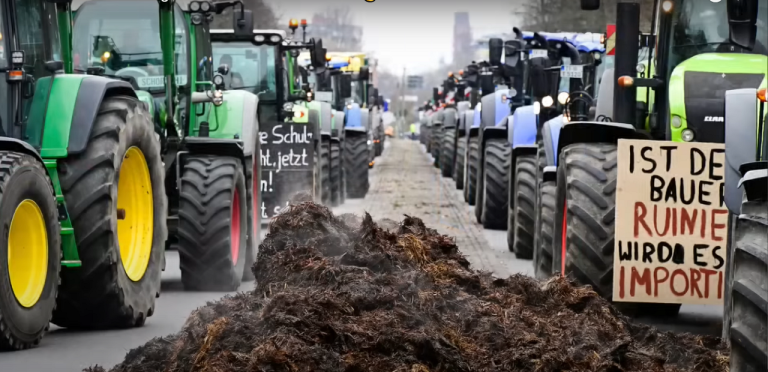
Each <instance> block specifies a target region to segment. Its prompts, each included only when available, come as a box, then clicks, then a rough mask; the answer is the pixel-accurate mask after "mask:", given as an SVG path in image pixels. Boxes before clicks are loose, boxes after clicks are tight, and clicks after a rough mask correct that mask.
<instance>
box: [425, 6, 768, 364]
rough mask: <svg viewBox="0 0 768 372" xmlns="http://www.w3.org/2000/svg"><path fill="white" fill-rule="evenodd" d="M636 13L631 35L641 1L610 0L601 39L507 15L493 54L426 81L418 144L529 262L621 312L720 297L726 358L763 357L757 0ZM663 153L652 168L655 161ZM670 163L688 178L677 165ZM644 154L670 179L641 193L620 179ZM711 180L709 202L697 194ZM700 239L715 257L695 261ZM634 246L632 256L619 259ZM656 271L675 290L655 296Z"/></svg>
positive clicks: (763, 168) (764, 146)
mask: <svg viewBox="0 0 768 372" xmlns="http://www.w3.org/2000/svg"><path fill="white" fill-rule="evenodd" d="M581 6H582V10H596V9H599V8H600V1H594V0H582V1H581ZM646 11H647V13H645V14H652V15H653V19H652V20H651V22H650V24H652V25H653V29H652V30H651V32H650V34H642V33H641V32H640V27H639V25H640V5H639V4H638V3H625V2H619V3H618V5H617V15H616V24H615V25H609V26H608V30H607V32H606V33H605V34H602V35H600V34H598V35H597V37H595V36H594V35H591V34H573V33H547V32H524V31H521V30H518V29H517V28H515V37H514V38H512V39H511V40H501V39H491V40H490V41H489V58H488V61H483V62H473V63H472V64H471V65H469V66H467V67H466V68H465V69H464V70H462V71H461V72H460V73H459V74H452V73H451V74H449V78H448V79H447V80H446V81H445V82H444V83H443V84H442V87H436V88H434V92H433V99H432V100H431V101H430V102H427V103H425V105H424V107H422V108H421V124H420V141H421V143H422V144H423V145H424V146H425V147H426V149H427V152H428V153H430V154H431V156H432V157H433V158H434V165H435V167H438V168H439V169H440V172H441V173H442V176H443V177H451V178H453V179H454V180H455V184H456V188H457V189H459V190H463V196H464V200H465V201H466V202H467V203H468V204H469V205H471V206H474V214H475V217H476V219H477V222H478V223H480V224H482V225H483V226H484V227H485V228H487V229H498V230H506V231H507V243H508V246H509V251H510V252H513V253H514V255H515V256H516V257H517V258H518V259H532V260H533V265H534V271H535V275H536V277H538V278H548V277H550V276H551V275H553V274H558V273H559V274H560V275H566V276H569V277H571V278H573V279H574V280H575V281H576V282H578V283H580V284H585V285H590V286H592V287H593V288H594V289H595V290H596V291H597V292H598V293H599V294H600V295H601V296H603V297H605V298H607V299H609V300H611V301H613V302H614V303H615V304H616V305H617V306H618V308H620V309H621V310H623V311H624V312H625V313H627V314H629V315H643V316H663V317H671V316H676V315H677V313H678V312H679V310H680V306H681V304H715V305H718V304H722V306H723V324H724V326H723V336H724V339H725V340H726V341H727V342H729V343H730V344H731V346H732V354H731V359H730V363H731V371H765V370H766V369H767V368H768V324H767V322H768V202H767V201H766V199H767V198H768V161H767V160H768V140H767V138H768V137H767V136H768V131H766V130H765V124H766V119H767V118H768V115H767V113H768V110H766V108H767V106H766V103H765V102H766V76H767V75H768V56H767V54H768V51H767V50H766V46H768V22H766V21H765V20H766V19H768V18H766V17H768V2H767V1H764V0H749V1H735V0H728V1H722V2H717V1H712V2H710V1H690V0H674V1H672V0H664V1H661V0H659V1H655V2H654V8H653V9H647V10H646ZM760 17H762V18H760ZM606 49H607V50H606ZM632 146H634V147H632ZM641 146H642V147H647V150H646V149H644V150H643V151H642V155H635V151H637V150H635V148H637V149H639V148H640V147H641ZM665 149H666V150H665ZM682 149H685V151H686V152H682V151H681V150H682ZM675 150H677V151H680V152H678V153H677V154H675V155H670V154H669V153H667V154H666V160H665V162H666V169H665V167H664V162H660V161H659V160H658V159H665V157H664V156H662V154H663V153H664V151H675ZM689 150H690V153H691V155H690V161H689V159H688V158H689V156H688V154H687V152H688V151H689ZM705 152H706V153H707V154H708V155H707V156H706V159H707V160H704V159H705V157H703V156H702V157H700V158H697V157H696V156H698V155H697V154H701V155H704V154H705ZM622 154H624V155H622ZM654 154H655V155H654ZM641 157H642V160H641V159H640V158H641ZM649 159H651V160H649ZM654 159H656V160H654ZM681 159H682V160H681ZM696 159H701V160H703V161H705V163H704V164H705V165H706V166H707V167H708V169H709V176H708V177H709V178H708V179H707V180H703V181H702V180H699V179H697V181H696V182H694V181H690V186H689V184H688V180H684V177H687V176H690V175H694V174H701V172H699V171H697V170H695V169H694V168H696V169H699V168H700V167H701V166H702V165H701V163H697V161H699V160H696ZM681 161H682V162H689V163H690V169H691V173H690V175H689V174H688V168H687V166H686V168H685V169H684V170H683V169H681V168H679V167H678V168H675V167H676V166H675V165H674V163H675V162H678V163H679V162H681ZM657 163H658V164H657ZM651 164H652V165H651ZM686 164H688V163H686ZM696 164H698V165H696ZM707 164H708V165H707ZM657 165H658V166H657ZM641 166H642V167H643V172H644V173H647V174H648V176H647V177H650V179H651V180H652V182H662V181H661V180H662V179H669V178H670V177H678V176H680V177H683V178H679V180H678V182H679V183H680V184H679V185H677V186H676V184H675V181H674V179H672V181H671V183H670V184H668V185H666V186H663V187H662V184H661V183H659V184H653V183H652V184H651V186H650V190H652V192H650V194H651V195H650V196H648V195H647V194H648V193H647V192H646V191H647V189H648V185H646V184H645V183H643V184H642V185H633V184H632V181H629V180H633V179H637V178H636V176H634V175H633V172H634V171H635V169H636V168H635V167H637V168H638V169H639V168H640V167H641ZM701 169H703V168H701ZM674 172H679V174H673V173H674ZM697 172H698V173H697ZM632 177H635V178H632ZM664 177H667V178H664ZM702 182H703V183H702ZM707 182H714V187H712V188H711V189H710V190H709V191H707V189H706V186H707V185H706V183H707ZM718 186H720V189H719V192H718V188H717V187H718ZM689 187H690V188H689ZM699 188H700V189H699ZM633 190H640V191H637V192H634V191H633ZM662 190H663V192H662ZM686 190H687V191H686ZM696 190H699V191H696ZM710 191H711V194H712V195H714V196H715V199H714V202H713V203H710V202H709V201H706V200H703V198H702V196H701V195H704V196H705V197H706V196H708V195H709V194H710ZM686 193H687V196H686ZM691 193H699V194H695V195H699V196H698V200H693V201H692V198H690V196H691V195H693V194H691ZM718 194H719V195H718ZM654 195H656V196H654ZM718 196H719V204H720V205H719V209H718V208H717V207H718V206H717V205H716V204H717V202H718V200H717V197H718ZM632 197H636V198H637V199H633V198H632ZM678 198H680V199H678ZM685 198H689V200H687V201H686V200H685ZM651 204H653V206H651ZM710 204H713V205H714V206H710ZM646 207H647V208H651V209H646ZM689 207H690V208H692V209H695V208H701V209H700V211H701V215H702V216H701V218H704V220H703V222H701V221H700V224H701V235H700V236H696V237H692V238H683V237H681V236H682V235H684V234H686V233H685V231H686V227H685V225H686V224H687V223H688V224H690V223H693V221H695V220H696V217H695V216H693V217H691V216H692V215H691V214H690V213H689V211H688V210H687V209H686V208H689ZM657 208H658V209H657ZM707 208H714V212H712V213H710V211H711V210H710V209H707ZM651 210H652V211H653V212H652V213H653V217H652V219H650V221H651V222H650V223H652V226H653V228H656V230H655V232H656V234H651V228H650V227H649V226H650V225H649V224H647V223H646V221H648V220H646V219H645V217H646V212H647V213H651ZM665 210H666V212H665ZM657 213H658V217H657ZM663 213H666V217H664V216H663ZM678 213H681V214H680V215H679V218H680V222H678ZM705 214H706V215H708V216H710V218H711V219H710V222H706V216H704V215H705ZM649 215H650V214H649ZM670 216H671V217H670ZM718 216H721V217H718ZM665 218H666V222H665V221H664V220H665ZM683 220H685V221H687V222H682V221H683ZM708 224H711V225H708ZM705 225H706V226H705ZM625 226H626V227H625ZM664 226H666V228H665V227H664ZM691 226H693V225H692V224H691V225H689V229H691V232H692V231H693V230H692V229H693V228H692V227H691ZM696 226H698V225H696ZM715 226H718V227H715ZM678 227H680V230H679V231H678ZM705 227H706V230H707V231H709V230H710V229H711V231H712V233H711V234H710V233H709V232H707V233H706V234H705ZM632 228H634V235H633V234H632V233H633V232H632ZM667 228H669V233H667V231H668V229H667ZM716 229H721V230H724V232H723V233H722V234H721V235H720V236H717V235H718V234H716V233H715V230H716ZM646 231H647V234H646V233H645V232H646ZM660 231H661V232H660ZM697 231H698V230H697ZM665 234H666V235H665ZM697 234H698V232H697ZM644 235H648V236H651V235H653V236H655V237H653V238H648V237H645V236H644ZM705 235H706V236H705ZM665 236H666V237H665ZM723 236H727V238H725V239H723ZM627 237H628V238H627ZM660 237H664V238H660ZM644 238H647V239H646V242H645V243H644V242H643V239H644ZM665 239H666V240H665ZM675 239H677V240H675ZM697 239H698V240H697ZM622 240H623V243H624V244H626V246H625V248H624V249H625V250H626V251H625V250H623V249H622ZM632 240H634V248H632V245H631V244H632ZM724 240H725V242H724ZM638 242H639V248H638ZM688 243H691V244H690V245H691V246H692V248H693V249H691V247H690V246H688ZM693 243H695V244H693ZM667 248H668V249H667ZM665 249H667V250H666V251H665ZM709 250H711V252H712V256H713V257H716V258H715V259H713V260H712V261H710V263H706V262H705V260H704V259H703V258H701V257H703V256H704V253H702V252H708V251H709ZM664 252H667V253H668V255H667V253H664ZM619 255H621V258H619ZM665 255H666V256H665ZM672 256H674V257H675V258H671V257H672ZM638 257H641V258H638ZM657 257H658V260H657ZM638 260H639V261H638ZM670 260H671V261H670ZM632 261H638V262H641V263H639V264H636V266H634V267H631V270H630V267H629V266H627V265H628V264H629V262H632ZM672 261H674V263H673V264H672V265H673V266H665V264H664V263H665V262H670V263H671V262H672ZM691 262H693V263H691ZM712 262H717V263H716V264H712ZM625 268H626V269H627V270H628V271H627V273H626V274H625V271H624V269H625ZM709 269H716V271H712V272H709V271H707V270H709ZM689 271H690V275H689V274H688V272H689ZM630 272H631V274H630ZM665 273H666V274H665ZM669 273H672V275H671V276H670V274H669ZM702 273H704V274H706V275H707V279H704V280H703V281H699V280H700V278H703V276H701V274H702ZM710 274H712V275H717V276H718V277H719V279H717V280H714V281H711V282H710V281H709V278H710V276H709V275H710ZM665 275H666V276H665ZM666 281H668V282H669V283H665V282H666ZM689 284H690V285H689ZM665 285H668V286H669V287H671V291H668V293H666V294H659V293H660V292H661V290H660V289H659V288H660V287H664V286H665ZM697 285H701V288H704V286H706V294H702V293H697V291H699V289H700V288H699V287H697ZM624 288H629V291H631V292H629V291H627V292H625V291H624ZM715 288H717V289H716V290H715ZM636 289H637V293H636ZM710 289H711V291H710ZM646 294H647V295H646ZM629 297H633V298H634V300H632V299H627V298H629Z"/></svg>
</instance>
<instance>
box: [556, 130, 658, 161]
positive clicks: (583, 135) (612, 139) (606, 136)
mask: <svg viewBox="0 0 768 372" xmlns="http://www.w3.org/2000/svg"><path fill="white" fill-rule="evenodd" d="M622 138H627V139H642V140H650V139H652V138H651V136H650V135H649V134H648V133H646V132H640V131H636V130H635V127H633V126H632V125H631V124H623V123H614V122H604V121H600V122H597V121H578V122H570V123H567V124H565V125H563V127H562V128H561V129H560V136H559V140H558V143H557V156H560V152H561V151H563V148H565V147H567V146H569V145H572V144H574V143H617V142H618V141H619V139H622Z"/></svg>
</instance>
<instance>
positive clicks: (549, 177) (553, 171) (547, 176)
mask: <svg viewBox="0 0 768 372" xmlns="http://www.w3.org/2000/svg"><path fill="white" fill-rule="evenodd" d="M543 180H544V182H549V181H555V182H556V181H557V166H554V165H547V166H546V167H544V177H543Z"/></svg>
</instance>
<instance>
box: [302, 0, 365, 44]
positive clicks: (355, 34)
mask: <svg viewBox="0 0 768 372" xmlns="http://www.w3.org/2000/svg"><path fill="white" fill-rule="evenodd" d="M307 33H308V35H310V36H311V37H315V38H322V39H323V46H324V47H325V48H326V49H328V50H329V51H334V52H358V51H361V50H362V47H363V29H362V27H360V26H358V25H356V24H355V22H354V17H353V15H352V12H351V11H350V9H349V8H348V7H331V8H327V9H325V10H324V11H322V12H319V13H315V14H314V15H313V16H312V20H311V21H310V23H309V27H308V28H307Z"/></svg>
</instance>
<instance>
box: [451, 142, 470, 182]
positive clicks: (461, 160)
mask: <svg viewBox="0 0 768 372" xmlns="http://www.w3.org/2000/svg"><path fill="white" fill-rule="evenodd" d="M466 156H467V141H466V138H459V140H458V141H456V162H455V166H454V170H453V179H454V180H455V181H456V190H462V189H464V168H465V167H466V165H465V164H466V161H465V160H466V158H465V157H466Z"/></svg>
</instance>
